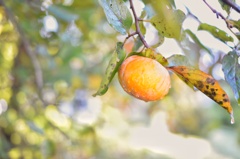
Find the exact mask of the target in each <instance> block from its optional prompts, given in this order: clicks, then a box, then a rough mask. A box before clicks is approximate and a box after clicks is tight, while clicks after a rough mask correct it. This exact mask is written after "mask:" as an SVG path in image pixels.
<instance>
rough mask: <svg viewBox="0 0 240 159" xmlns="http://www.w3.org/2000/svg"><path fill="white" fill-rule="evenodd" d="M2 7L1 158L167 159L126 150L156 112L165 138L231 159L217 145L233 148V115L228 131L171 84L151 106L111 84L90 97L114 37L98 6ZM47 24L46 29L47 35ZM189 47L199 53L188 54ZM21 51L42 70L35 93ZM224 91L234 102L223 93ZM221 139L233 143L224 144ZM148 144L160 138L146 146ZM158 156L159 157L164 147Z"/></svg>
mask: <svg viewBox="0 0 240 159" xmlns="http://www.w3.org/2000/svg"><path fill="white" fill-rule="evenodd" d="M0 2H1V3H0V107H1V108H0V158H1V159H8V158H10V159H18V158H19V159H20V158H24V159H28V158H29V159H32V158H34V159H38V158H39V159H40V158H43V159H48V158H53V159H87V158H99V159H107V158H114V159H122V158H129V159H132V158H137V159H155V158H156V159H157V158H161V159H165V158H166V159H168V158H175V157H173V156H174V155H173V156H172V155H171V154H170V155H169V154H168V153H166V152H167V150H168V149H167V148H166V151H154V148H155V147H157V146H156V145H153V146H152V145H150V146H149V147H143V148H141V149H137V148H135V147H133V146H131V144H127V142H126V143H125V142H124V141H128V138H129V136H131V135H130V134H131V131H132V129H133V128H134V127H136V126H138V125H141V126H143V127H147V128H148V126H149V124H150V123H151V121H152V117H153V116H154V115H155V114H156V113H157V112H165V113H166V114H167V119H166V123H165V124H167V126H168V129H169V130H170V131H169V132H168V133H171V134H173V133H177V134H184V135H195V137H194V138H201V139H203V140H204V141H205V140H208V141H209V143H211V144H212V143H215V145H214V144H213V145H214V146H213V147H212V149H211V151H212V152H211V153H212V154H218V155H223V156H230V157H232V158H234V157H235V156H236V155H238V154H239V152H238V151H234V150H233V151H232V148H231V146H229V147H228V148H224V149H223V148H222V147H221V144H223V145H224V144H225V145H226V143H228V144H230V142H228V141H232V140H233V141H236V143H234V144H235V145H234V146H235V148H238V147H239V142H240V137H239V134H240V133H239V131H240V127H239V123H238V121H239V120H240V117H239V115H238V114H240V111H239V110H237V109H236V110H235V114H236V115H235V118H236V119H235V120H236V123H237V124H235V125H230V119H229V116H228V114H227V113H226V112H225V111H224V110H222V109H219V107H218V106H216V104H215V103H213V102H212V101H211V100H209V99H208V98H207V97H205V96H204V95H203V94H200V93H199V92H194V91H193V90H191V89H190V88H188V87H187V86H186V85H185V84H183V82H182V81H180V80H179V79H177V78H176V76H174V75H173V76H172V89H171V92H170V93H169V95H168V96H167V97H166V98H165V99H164V100H162V101H159V102H152V103H145V102H141V101H139V100H137V99H133V98H132V97H130V96H129V95H127V94H126V93H124V92H123V90H122V88H120V85H119V84H118V81H117V79H116V78H115V79H114V80H113V82H112V85H111V86H110V88H109V91H108V93H107V94H106V95H104V96H102V97H96V98H93V97H92V96H91V95H92V94H93V92H95V91H96V90H97V88H98V86H99V84H100V82H101V77H102V75H103V74H104V68H106V66H107V64H108V61H109V58H110V57H111V56H110V55H111V53H112V52H113V50H114V48H115V44H116V42H117V41H118V38H119V37H117V35H118V34H117V33H116V32H115V31H114V30H113V29H112V28H111V27H110V26H109V24H108V23H107V21H106V17H105V15H104V12H103V10H102V8H101V7H100V6H99V4H98V2H97V1H96V0H87V1H79V0H75V1H71V0H69V1H67V0H53V1H52V3H53V4H52V5H51V7H49V8H48V9H46V6H47V5H49V3H50V2H51V1H44V2H43V1H39V0H33V1H30V0H13V1H4V3H3V0H1V1H0ZM146 2H148V1H146ZM173 4H174V3H173V1H171V5H173ZM173 6H175V5H173ZM13 18H14V19H15V20H16V22H17V23H13V21H12V19H13ZM47 20H48V23H51V25H50V26H46V25H47V23H46V21H47ZM26 41H27V45H26V43H24V42H26ZM186 41H187V40H186ZM186 41H185V43H187V42H188V44H189V43H191V42H190V40H188V41H187V42H186ZM189 47H193V48H194V49H196V50H195V51H196V52H197V51H199V50H197V49H199V48H197V47H195V45H191V46H189ZM186 48H187V47H185V50H186ZM28 49H30V50H31V52H30V54H32V55H33V56H36V60H37V61H38V62H39V63H40V66H41V68H40V72H41V73H42V75H43V86H42V88H40V90H39V87H38V86H37V84H36V68H34V65H33V63H34V61H32V59H31V58H30V57H29V54H28ZM183 50H184V49H183ZM186 54H187V53H186ZM197 59H199V58H198V57H197ZM38 71H39V70H38ZM38 80H39V79H38ZM223 85H224V88H226V89H228V90H227V91H228V92H229V93H230V96H231V100H233V96H234V95H233V94H231V91H230V88H229V87H228V86H226V84H225V83H223ZM234 104H235V105H237V103H234V102H233V105H234ZM160 122H163V121H159V123H160ZM163 123H164V122H163ZM159 128H160V129H161V127H159ZM225 130H231V132H234V134H235V135H231V134H230V136H229V133H228V132H227V131H226V132H225ZM153 131H155V130H153ZM215 131H221V132H223V134H224V133H227V135H226V136H227V137H228V136H229V138H227V139H226V140H227V141H222V143H220V144H218V143H217V142H218V141H219V140H217V139H216V140H215V138H213V137H212V136H214V135H216V134H214V132H215ZM172 132H173V133H172ZM210 132H211V134H210ZM139 134H141V132H139ZM159 135H161V134H159ZM111 136H113V137H111ZM146 137H151V135H148V134H146ZM180 137H181V139H183V140H184V137H182V136H181V135H179V138H180ZM231 137H234V138H233V139H232V138H231ZM144 138H145V136H143V137H142V139H144ZM154 138H156V139H157V138H158V134H157V135H156V136H152V138H150V139H149V142H151V141H154ZM139 140H140V141H141V138H139ZM184 141H185V140H184ZM215 141H217V142H215ZM216 143H217V144H216ZM159 144H160V143H159ZM157 145H158V144H157ZM160 145H161V144H160ZM165 146H167V145H165ZM176 146H181V145H176ZM161 148H162V149H163V150H165V147H164V145H163V146H162V147H161ZM170 152H171V151H170ZM174 152H175V151H174ZM184 152H187V150H186V151H184ZM229 152H231V153H229Z"/></svg>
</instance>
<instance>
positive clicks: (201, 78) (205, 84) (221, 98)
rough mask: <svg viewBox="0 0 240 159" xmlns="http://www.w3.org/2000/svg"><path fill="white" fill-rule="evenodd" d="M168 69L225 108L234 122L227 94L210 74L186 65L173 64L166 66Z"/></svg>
mask: <svg viewBox="0 0 240 159" xmlns="http://www.w3.org/2000/svg"><path fill="white" fill-rule="evenodd" d="M168 69H169V70H172V71H173V72H174V73H176V74H177V75H178V76H179V77H180V78H181V79H183V81H184V82H186V83H187V84H188V83H190V84H192V85H193V86H194V87H196V88H197V89H198V90H200V91H201V92H203V93H204V94H205V95H207V96H208V97H209V98H211V99H212V100H214V101H215V102H216V103H218V104H219V105H221V106H222V107H223V108H224V109H226V110H227V111H228V113H229V114H230V115H231V123H233V122H234V119H233V109H232V106H231V104H230V101H229V98H228V95H227V94H226V92H225V91H224V90H223V89H222V88H221V86H220V84H219V83H218V82H217V81H216V80H215V79H214V78H213V77H212V76H211V75H209V74H207V73H205V72H202V71H200V70H198V69H195V68H192V67H187V66H173V67H168Z"/></svg>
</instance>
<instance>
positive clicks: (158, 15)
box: [94, 0, 240, 116]
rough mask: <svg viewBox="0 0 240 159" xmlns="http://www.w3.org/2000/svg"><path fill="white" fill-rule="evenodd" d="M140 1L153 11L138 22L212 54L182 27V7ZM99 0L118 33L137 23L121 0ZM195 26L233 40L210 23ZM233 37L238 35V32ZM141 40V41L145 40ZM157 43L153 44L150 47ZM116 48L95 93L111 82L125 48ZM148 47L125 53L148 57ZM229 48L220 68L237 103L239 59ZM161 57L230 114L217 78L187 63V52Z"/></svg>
mask: <svg viewBox="0 0 240 159" xmlns="http://www.w3.org/2000/svg"><path fill="white" fill-rule="evenodd" d="M143 2H144V3H145V8H146V6H148V7H149V6H150V8H151V10H152V12H153V13H154V15H151V13H149V15H148V12H146V10H144V11H143V12H142V16H141V18H142V17H143V18H144V17H147V18H148V19H141V22H142V21H143V22H149V23H151V24H152V25H153V26H154V27H155V28H156V30H157V31H158V34H159V35H160V37H162V38H163V39H164V38H174V39H175V40H177V41H178V42H179V43H181V42H183V41H184V40H186V39H187V38H191V39H192V40H193V41H194V42H195V43H196V44H197V45H198V46H199V47H200V48H201V49H204V50H205V51H207V52H208V53H209V54H210V55H211V56H214V55H213V54H212V52H211V51H210V50H209V48H207V47H205V46H204V45H203V44H202V43H201V42H200V41H199V39H198V38H197V36H196V35H195V34H194V33H193V32H192V31H190V30H189V29H186V30H183V28H182V24H183V21H184V20H185V19H186V17H187V16H186V15H185V14H184V12H183V11H181V10H178V9H176V6H175V3H174V1H168V0H144V1H143ZM99 3H100V4H101V6H102V8H103V10H104V12H105V15H106V17H107V20H108V22H109V24H110V25H111V26H112V27H113V28H114V29H115V30H116V31H118V32H119V33H121V34H127V33H128V34H129V32H131V31H132V30H131V25H136V23H137V25H138V22H139V17H135V18H134V19H135V20H137V22H135V23H134V24H132V23H133V19H132V18H131V14H130V11H129V9H128V7H127V5H126V4H125V3H124V1H123V0H116V1H110V0H99ZM221 5H222V7H223V9H225V10H226V11H227V12H228V14H229V13H230V9H229V7H226V5H225V4H223V3H221ZM133 7H134V6H131V9H132V11H133V12H134V10H133ZM148 10H149V8H148ZM213 14H214V13H213ZM134 16H135V15H134ZM226 22H227V23H230V22H231V23H232V27H235V28H237V29H238V31H239V22H238V21H233V20H228V21H227V20H226ZM140 25H141V26H140V28H141V30H142V31H143V32H142V33H140V34H143V35H144V34H145V33H146V32H145V30H146V28H144V25H142V23H140ZM229 29H231V28H229ZM198 30H199V31H207V32H209V33H210V34H211V35H212V36H214V37H215V38H216V39H219V40H220V41H222V42H224V43H225V44H226V45H227V42H233V41H234V39H233V37H232V36H230V35H228V34H227V33H226V32H225V31H223V30H221V29H219V28H217V27H216V26H212V25H209V24H206V23H200V24H199V27H198ZM235 35H237V34H235ZM236 37H237V38H239V37H238V36H236ZM160 41H163V40H161V39H160ZM136 43H137V42H136ZM142 44H143V45H144V43H142ZM158 44H159V45H160V44H162V42H159V43H158ZM118 45H119V44H118ZM121 45H124V44H121ZM159 45H157V46H159ZM238 45H239V42H238ZM157 46H152V48H153V47H157ZM116 50H117V51H115V52H114V53H113V56H112V59H111V61H110V63H109V65H108V67H107V69H106V74H105V77H104V78H103V80H102V83H101V86H100V88H99V90H98V92H97V93H96V94H94V96H96V95H103V94H104V93H105V92H106V91H107V89H108V86H109V83H110V82H111V80H112V78H113V76H114V75H115V73H116V72H117V70H118V67H119V66H120V65H121V62H122V61H123V59H124V58H125V57H124V53H123V52H124V51H123V50H121V51H119V46H117V49H116ZM148 50H151V49H147V50H145V51H144V52H142V53H135V52H134V51H135V50H133V53H131V54H129V55H128V56H131V55H133V54H138V55H141V56H145V57H149V56H148V54H146V52H149V51H148ZM232 50H233V51H232V52H229V53H228V54H227V55H225V56H224V58H223V59H222V65H223V71H224V75H225V78H226V81H227V82H228V83H229V84H230V86H231V87H232V89H233V91H234V94H235V97H236V99H237V100H238V102H239V103H240V97H239V93H240V89H239V88H240V82H239V81H240V73H239V68H240V64H239V60H238V59H239V50H237V47H235V48H232ZM150 52H151V51H150ZM156 54H158V56H161V58H164V57H162V55H161V54H159V53H155V52H154V51H152V56H151V58H153V59H155V60H157V61H159V60H158V59H157V56H156ZM164 59H165V63H164V62H163V61H161V60H160V61H159V62H160V63H161V64H163V65H165V67H166V68H167V69H169V70H171V71H173V72H175V73H176V74H177V75H178V76H179V77H180V78H181V79H182V80H183V81H184V82H185V83H186V84H188V85H189V86H190V87H192V88H194V87H195V88H197V89H199V90H200V91H202V92H203V93H204V94H206V95H207V96H208V97H210V98H211V99H213V100H214V101H216V102H217V103H218V104H220V105H221V106H222V107H223V108H225V109H227V111H228V112H229V113H230V114H231V116H232V115H233V111H232V107H231V104H230V101H229V98H228V96H227V94H226V93H225V91H224V90H223V89H222V88H221V86H220V85H219V84H218V82H217V81H216V80H215V79H213V77H212V76H210V75H208V74H207V73H204V72H202V71H200V70H198V69H195V68H193V67H192V66H191V65H190V62H189V59H188V58H187V57H186V56H183V55H173V56H172V57H170V58H168V59H166V58H164ZM190 60H191V59H190ZM233 61H234V62H233Z"/></svg>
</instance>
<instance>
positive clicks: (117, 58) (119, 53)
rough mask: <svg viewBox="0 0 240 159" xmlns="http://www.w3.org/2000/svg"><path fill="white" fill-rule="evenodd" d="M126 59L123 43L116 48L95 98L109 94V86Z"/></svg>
mask: <svg viewBox="0 0 240 159" xmlns="http://www.w3.org/2000/svg"><path fill="white" fill-rule="evenodd" d="M125 57H126V53H125V52H124V50H123V43H121V42H118V43H117V46H116V50H115V51H114V52H113V54H112V57H111V59H110V61H109V64H108V66H107V69H106V71H105V75H104V77H103V79H102V82H101V84H100V87H99V89H98V91H97V92H96V93H95V94H93V96H94V97H95V96H97V95H103V94H105V93H106V92H107V90H108V86H109V84H110V83H111V81H112V79H113V77H114V75H115V74H116V72H117V70H118V68H119V67H120V65H121V64H122V62H123V60H124V59H125Z"/></svg>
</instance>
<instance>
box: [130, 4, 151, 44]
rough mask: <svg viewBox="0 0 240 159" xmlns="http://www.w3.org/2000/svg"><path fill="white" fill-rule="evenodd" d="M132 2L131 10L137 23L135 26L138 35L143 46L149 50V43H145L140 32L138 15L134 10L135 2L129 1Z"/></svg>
mask: <svg viewBox="0 0 240 159" xmlns="http://www.w3.org/2000/svg"><path fill="white" fill-rule="evenodd" d="M129 2H130V8H131V10H132V12H133V16H134V21H135V26H136V33H137V34H138V36H139V37H140V40H141V41H142V43H143V45H144V46H145V47H146V48H149V45H148V44H147V42H146V41H145V39H144V37H143V35H142V33H141V31H140V27H139V23H138V22H139V19H138V17H137V15H136V12H135V9H134V6H133V2H132V0H129Z"/></svg>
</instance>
